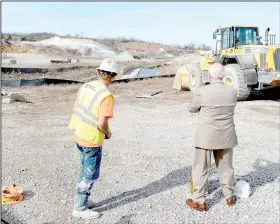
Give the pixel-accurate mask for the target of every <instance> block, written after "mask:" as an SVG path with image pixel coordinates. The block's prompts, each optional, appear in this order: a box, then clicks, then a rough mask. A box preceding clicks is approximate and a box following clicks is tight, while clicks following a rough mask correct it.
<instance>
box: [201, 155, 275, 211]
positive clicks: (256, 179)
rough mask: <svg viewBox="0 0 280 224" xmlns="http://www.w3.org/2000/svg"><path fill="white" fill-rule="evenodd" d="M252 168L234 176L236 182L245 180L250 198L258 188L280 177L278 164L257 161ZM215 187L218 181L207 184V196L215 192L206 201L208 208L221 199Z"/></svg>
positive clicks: (221, 196) (219, 190)
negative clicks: (241, 174) (244, 173)
mask: <svg viewBox="0 0 280 224" xmlns="http://www.w3.org/2000/svg"><path fill="white" fill-rule="evenodd" d="M253 168H254V171H251V172H250V173H248V174H246V175H243V176H239V175H236V177H235V181H236V182H237V181H239V180H245V181H247V182H248V183H249V184H250V189H251V194H250V196H252V195H253V194H254V193H255V192H256V190H257V189H258V188H259V187H262V186H264V185H265V184H267V183H271V182H273V181H275V180H276V179H277V178H278V177H279V176H280V170H279V163H274V162H271V161H268V160H263V159H257V160H256V161H255V162H254V164H253ZM217 186H219V180H217V179H216V180H213V181H210V182H209V189H210V191H209V194H211V193H213V192H215V191H216V192H215V193H214V195H213V199H210V200H206V203H207V205H208V206H209V208H210V207H213V206H215V205H216V204H217V203H219V202H220V200H221V199H222V198H223V193H222V190H221V188H220V187H217Z"/></svg>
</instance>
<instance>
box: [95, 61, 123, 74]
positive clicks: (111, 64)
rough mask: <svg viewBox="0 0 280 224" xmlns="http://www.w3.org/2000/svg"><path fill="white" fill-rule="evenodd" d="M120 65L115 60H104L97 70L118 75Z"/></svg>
mask: <svg viewBox="0 0 280 224" xmlns="http://www.w3.org/2000/svg"><path fill="white" fill-rule="evenodd" d="M121 68H122V66H121V64H120V62H118V61H117V60H116V59H115V58H106V59H104V60H103V61H102V62H101V64H100V66H99V67H98V68H97V69H99V70H103V71H107V72H114V73H120V72H121Z"/></svg>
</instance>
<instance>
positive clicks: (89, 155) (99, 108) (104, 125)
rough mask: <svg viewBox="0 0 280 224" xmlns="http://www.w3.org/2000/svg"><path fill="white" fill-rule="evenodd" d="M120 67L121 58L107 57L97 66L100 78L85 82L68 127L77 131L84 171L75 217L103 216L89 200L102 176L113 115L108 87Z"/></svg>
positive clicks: (77, 141)
mask: <svg viewBox="0 0 280 224" xmlns="http://www.w3.org/2000/svg"><path fill="white" fill-rule="evenodd" d="M120 70H121V64H120V63H119V62H118V61H116V60H115V59H113V58H106V59H105V60H103V61H102V62H101V64H100V67H99V68H97V75H98V80H96V81H92V82H88V83H85V84H83V85H82V87H81V88H80V89H79V92H78V96H77V98H76V102H75V106H74V110H73V114H72V117H71V121H70V124H69V128H70V129H73V130H75V136H74V139H75V143H76V145H77V149H78V151H79V153H80V158H81V164H82V170H81V174H80V178H79V182H78V185H77V188H76V194H75V200H74V210H73V213H72V215H73V216H74V217H80V218H87V219H92V218H98V217H99V216H100V214H99V212H97V211H93V210H91V209H90V205H89V200H88V199H89V196H90V190H91V189H92V187H93V184H94V182H95V181H96V180H97V179H98V178H99V172H100V164H101V158H102V145H103V141H104V139H109V138H111V136H112V133H111V131H110V129H109V124H108V120H109V118H112V117H113V106H114V97H113V95H112V94H111V92H110V91H109V90H108V88H107V87H108V86H109V84H110V83H111V82H112V80H113V79H114V78H115V77H116V76H117V74H119V73H120Z"/></svg>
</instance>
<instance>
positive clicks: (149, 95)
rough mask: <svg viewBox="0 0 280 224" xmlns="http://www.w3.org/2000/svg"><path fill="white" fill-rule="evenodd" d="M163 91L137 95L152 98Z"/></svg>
mask: <svg viewBox="0 0 280 224" xmlns="http://www.w3.org/2000/svg"><path fill="white" fill-rule="evenodd" d="M162 92H163V91H159V92H155V93H152V94H145V95H139V96H136V98H152V97H153V96H155V95H157V94H160V93H162Z"/></svg>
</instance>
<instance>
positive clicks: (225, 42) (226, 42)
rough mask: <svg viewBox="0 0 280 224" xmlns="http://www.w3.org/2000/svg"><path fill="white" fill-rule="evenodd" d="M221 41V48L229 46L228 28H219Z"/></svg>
mask: <svg viewBox="0 0 280 224" xmlns="http://www.w3.org/2000/svg"><path fill="white" fill-rule="evenodd" d="M221 35H222V38H221V42H222V49H227V48H229V47H230V46H229V43H230V29H229V28H226V29H222V30H221Z"/></svg>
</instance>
